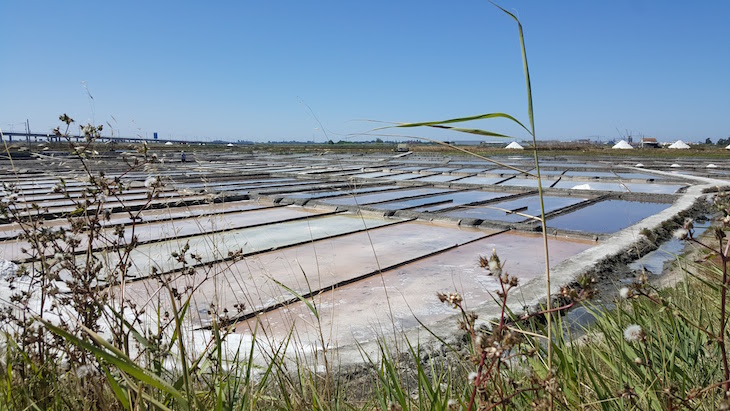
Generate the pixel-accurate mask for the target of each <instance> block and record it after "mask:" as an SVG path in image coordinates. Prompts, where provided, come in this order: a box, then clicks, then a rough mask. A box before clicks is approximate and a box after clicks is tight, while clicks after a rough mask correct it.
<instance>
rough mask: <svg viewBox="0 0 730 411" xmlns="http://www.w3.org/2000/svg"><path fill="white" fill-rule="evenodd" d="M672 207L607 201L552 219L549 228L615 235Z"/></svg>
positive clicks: (636, 202)
mask: <svg viewBox="0 0 730 411" xmlns="http://www.w3.org/2000/svg"><path fill="white" fill-rule="evenodd" d="M670 205H671V204H666V203H647V202H641V201H626V200H605V201H600V202H598V203H595V204H591V205H589V206H587V207H584V208H581V209H579V210H576V211H573V212H572V213H568V214H563V215H560V216H557V217H555V218H551V219H550V220H549V221H548V227H552V228H560V229H564V230H574V231H586V232H590V233H603V234H605V233H615V232H617V231H619V230H622V229H624V228H626V227H628V226H631V225H634V224H636V223H638V222H639V221H641V220H643V219H645V218H646V217H649V216H652V215H654V214H657V213H659V212H660V211H663V210H665V209H667V208H669V206H670Z"/></svg>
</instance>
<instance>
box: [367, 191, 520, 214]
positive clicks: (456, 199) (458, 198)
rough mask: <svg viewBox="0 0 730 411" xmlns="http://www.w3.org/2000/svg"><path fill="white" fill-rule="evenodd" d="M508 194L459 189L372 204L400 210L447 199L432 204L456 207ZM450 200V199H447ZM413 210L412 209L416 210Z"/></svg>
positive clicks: (381, 207)
mask: <svg viewBox="0 0 730 411" xmlns="http://www.w3.org/2000/svg"><path fill="white" fill-rule="evenodd" d="M506 195H508V194H507V193H490V192H486V191H459V192H455V193H448V194H443V195H437V196H431V197H423V198H416V199H413V200H406V201H396V202H390V203H383V204H378V205H376V206H374V208H378V209H383V210H401V209H404V208H411V207H418V206H423V205H425V204H433V203H437V202H443V201H448V203H444V204H438V205H434V206H442V205H444V206H446V207H456V206H460V205H464V204H469V203H476V202H481V201H487V200H492V199H495V198H499V197H504V196H506ZM449 200H451V201H449ZM429 207H433V206H425V207H419V208H418V209H416V210H418V211H422V209H424V208H425V209H428V208H429ZM416 210H414V211H416Z"/></svg>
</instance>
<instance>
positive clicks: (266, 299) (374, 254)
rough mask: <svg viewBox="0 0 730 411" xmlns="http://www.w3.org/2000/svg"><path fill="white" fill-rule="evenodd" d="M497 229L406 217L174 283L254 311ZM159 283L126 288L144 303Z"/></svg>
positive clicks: (209, 299)
mask: <svg viewBox="0 0 730 411" xmlns="http://www.w3.org/2000/svg"><path fill="white" fill-rule="evenodd" d="M494 233H495V231H493V230H480V229H475V228H464V227H457V226H454V225H438V224H433V223H426V222H406V223H401V224H397V225H391V226H383V227H379V228H375V229H372V230H370V231H369V232H368V233H364V232H360V233H353V234H347V235H343V236H339V237H336V238H330V239H326V240H320V241H315V242H312V243H307V244H301V245H298V246H295V247H289V248H286V249H284V250H277V251H270V252H267V253H262V254H258V255H255V256H251V257H247V258H245V259H244V260H243V261H239V262H235V263H232V264H231V263H227V262H226V263H220V264H216V265H213V266H211V267H200V268H198V269H196V270H195V274H194V275H187V276H184V277H176V279H173V280H172V281H171V286H173V287H177V288H179V289H184V288H185V287H188V286H190V287H192V288H194V289H195V292H194V294H193V302H194V303H195V304H197V305H198V306H202V307H209V306H210V305H211V304H213V305H215V306H217V307H219V308H220V309H221V310H222V309H223V308H226V309H228V311H229V312H230V311H232V310H234V309H235V307H234V306H235V305H236V304H239V303H244V304H245V306H246V308H245V310H243V311H242V314H246V313H254V312H256V311H258V310H262V309H267V308H272V307H274V306H276V305H277V304H279V303H281V302H283V301H287V300H290V299H296V297H295V295H293V294H291V293H290V292H289V291H287V289H286V288H285V287H287V288H289V289H290V290H293V291H294V292H296V293H297V294H299V295H306V294H309V293H319V292H320V291H321V290H327V289H331V288H332V287H335V286H346V285H347V284H348V283H351V282H355V281H356V280H358V279H363V278H364V277H367V276H369V275H379V274H378V273H379V272H380V271H381V270H387V269H389V268H391V267H395V266H399V265H400V264H402V263H403V262H408V261H414V260H418V259H420V258H423V257H426V256H428V255H431V254H434V253H438V252H440V251H444V250H448V249H451V248H453V247H456V246H459V245H462V244H466V243H470V242H472V241H474V240H478V239H481V238H485V237H486V236H488V235H490V234H494ZM158 289H159V283H158V281H157V280H156V279H150V280H144V281H138V282H134V283H130V284H128V285H127V286H126V288H125V292H126V293H127V295H128V296H133V298H135V300H136V301H139V302H140V303H142V302H144V301H149V300H150V297H151V296H153V295H155V294H156V293H157V291H158Z"/></svg>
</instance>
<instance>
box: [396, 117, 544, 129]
mask: <svg viewBox="0 0 730 411" xmlns="http://www.w3.org/2000/svg"><path fill="white" fill-rule="evenodd" d="M491 118H505V119H508V120H511V121H513V122H515V123H517V124H518V125H519V126H520V127H522V128H523V129H525V131H527V132H528V133H529V132H530V130H529V129H528V128H527V127H525V125H524V124H522V123H521V122H520V121H519V120H517V119H516V118H514V117H513V116H511V115H509V114H506V113H488V114H478V115H475V116H468V117H459V118H452V119H448V120H440V121H423V122H420V123H404V124H398V125H396V127H401V128H403V127H423V126H429V127H430V126H443V125H444V124H453V123H465V122H468V121H476V120H487V119H491ZM384 128H388V127H384Z"/></svg>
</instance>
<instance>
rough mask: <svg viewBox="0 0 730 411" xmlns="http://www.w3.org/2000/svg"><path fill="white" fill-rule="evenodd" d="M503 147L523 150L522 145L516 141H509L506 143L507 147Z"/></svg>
mask: <svg viewBox="0 0 730 411" xmlns="http://www.w3.org/2000/svg"><path fill="white" fill-rule="evenodd" d="M505 148H509V149H512V150H524V147H522V146H521V145H520V144H519V143H518V142H516V141H513V142H511V143H509V145H507V147H505Z"/></svg>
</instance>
